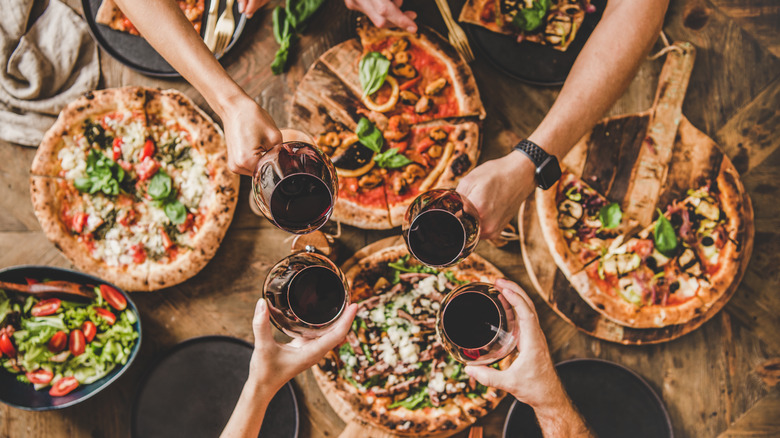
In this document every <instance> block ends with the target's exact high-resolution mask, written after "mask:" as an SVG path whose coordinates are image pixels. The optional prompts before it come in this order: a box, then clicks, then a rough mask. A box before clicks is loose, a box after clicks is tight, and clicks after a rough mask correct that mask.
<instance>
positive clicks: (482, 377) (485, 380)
mask: <svg viewBox="0 0 780 438" xmlns="http://www.w3.org/2000/svg"><path fill="white" fill-rule="evenodd" d="M464 371H465V372H466V374H468V375H469V376H470V377H473V378H475V379H476V380H477V382H479V383H481V384H483V385H485V386H490V387H493V388H499V389H500V388H501V387H502V386H503V385H502V384H501V383H502V381H503V379H502V372H501V371H499V370H497V369H494V368H490V367H486V366H484V365H480V366H474V365H466V368H464Z"/></svg>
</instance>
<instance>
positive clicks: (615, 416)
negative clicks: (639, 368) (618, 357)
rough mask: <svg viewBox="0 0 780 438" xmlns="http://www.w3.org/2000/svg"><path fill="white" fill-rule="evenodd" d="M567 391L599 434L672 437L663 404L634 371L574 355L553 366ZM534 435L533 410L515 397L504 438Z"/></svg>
mask: <svg viewBox="0 0 780 438" xmlns="http://www.w3.org/2000/svg"><path fill="white" fill-rule="evenodd" d="M555 368H556V369H557V370H558V375H559V376H560V377H561V381H562V382H563V386H564V387H565V388H566V392H567V393H568V394H569V397H571V399H572V401H573V402H574V405H575V406H577V409H579V411H580V412H581V413H582V415H583V417H585V420H586V421H587V422H588V424H590V426H591V427H592V428H593V431H594V432H595V433H596V436H598V437H599V438H610V437H619V438H624V437H631V438H644V437H647V438H666V437H669V438H672V437H673V436H674V433H673V432H672V423H671V421H670V420H669V414H668V413H667V412H666V408H665V407H664V404H663V402H662V401H661V399H660V398H659V397H658V395H657V394H656V393H655V391H653V389H652V388H651V387H650V385H649V384H648V383H647V382H646V381H645V380H644V379H643V378H642V377H640V376H639V375H638V374H636V373H634V372H633V371H631V370H629V369H628V368H626V367H624V366H622V365H618V364H616V363H613V362H607V361H605V360H600V359H573V360H569V361H565V362H561V363H559V364H558V365H556V366H555ZM519 436H522V437H525V438H536V437H539V438H541V437H542V432H541V430H540V429H539V425H538V424H537V422H536V416H535V415H534V411H533V409H531V407H530V406H528V405H526V404H525V403H520V402H519V401H515V402H514V404H512V407H511V408H510V409H509V415H508V416H507V419H506V423H505V424H504V438H508V437H519Z"/></svg>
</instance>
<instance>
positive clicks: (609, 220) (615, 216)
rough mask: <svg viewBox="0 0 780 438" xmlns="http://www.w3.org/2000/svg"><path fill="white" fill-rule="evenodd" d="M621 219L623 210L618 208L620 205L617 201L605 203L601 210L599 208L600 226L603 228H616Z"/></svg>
mask: <svg viewBox="0 0 780 438" xmlns="http://www.w3.org/2000/svg"><path fill="white" fill-rule="evenodd" d="M622 219H623V212H622V211H621V210H620V205H619V204H618V203H617V202H613V203H611V204H609V205H605V206H603V207H601V210H599V220H600V221H601V228H604V229H605V230H611V229H613V228H617V227H618V225H620V221H621V220H622Z"/></svg>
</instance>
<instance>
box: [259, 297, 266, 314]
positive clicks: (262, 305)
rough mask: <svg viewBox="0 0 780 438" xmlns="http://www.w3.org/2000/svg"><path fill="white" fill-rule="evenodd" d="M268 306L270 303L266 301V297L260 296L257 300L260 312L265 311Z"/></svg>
mask: <svg viewBox="0 0 780 438" xmlns="http://www.w3.org/2000/svg"><path fill="white" fill-rule="evenodd" d="M267 308H268V305H267V304H266V303H265V298H260V300H259V301H258V302H257V310H258V311H260V313H263V312H265V310H266V309H267Z"/></svg>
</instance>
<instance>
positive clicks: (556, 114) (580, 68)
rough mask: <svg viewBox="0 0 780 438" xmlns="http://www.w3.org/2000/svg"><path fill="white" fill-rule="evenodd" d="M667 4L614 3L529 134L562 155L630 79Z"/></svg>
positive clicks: (658, 0) (648, 0) (659, 0)
mask: <svg viewBox="0 0 780 438" xmlns="http://www.w3.org/2000/svg"><path fill="white" fill-rule="evenodd" d="M667 4H668V0H639V1H638V0H622V1H617V0H612V1H610V2H609V4H608V6H607V9H606V10H605V11H604V15H603V17H602V19H601V22H600V23H599V24H598V26H596V29H595V30H594V31H593V33H592V34H591V36H590V38H589V39H588V42H587V43H586V44H585V46H584V47H583V49H582V51H581V52H580V54H579V56H578V58H577V61H576V62H575V63H574V66H573V67H572V69H571V72H570V73H569V76H568V78H567V79H566V82H565V84H564V86H563V88H562V89H561V93H560V95H559V96H558V98H557V99H556V101H555V103H554V104H553V106H552V108H551V109H550V111H549V112H548V113H547V115H546V117H545V118H544V120H542V123H540V124H539V126H538V127H537V128H536V130H535V131H534V132H533V133H532V134H531V135H530V136H529V137H528V138H529V139H530V140H531V141H533V142H535V143H537V144H539V145H540V146H542V147H543V148H544V149H545V150H546V151H547V152H548V153H550V154H553V155H556V156H557V157H559V158H563V156H565V155H566V154H567V153H568V152H569V150H570V149H571V148H572V147H573V146H574V145H575V144H576V143H577V141H578V140H579V139H580V138H582V136H583V135H585V134H586V133H587V132H588V131H589V130H590V129H591V128H592V127H593V125H595V123H596V122H597V121H598V120H599V119H600V118H601V117H602V116H603V115H604V113H605V112H606V111H607V110H608V109H609V108H610V107H611V106H612V104H613V103H614V102H615V101H616V100H617V99H618V98H619V97H620V95H621V94H623V92H624V91H625V89H626V88H627V87H628V85H629V84H630V83H631V80H632V79H633V77H634V74H635V73H636V70H637V69H638V68H639V65H640V64H641V62H642V60H643V59H644V57H645V56H646V53H647V52H648V51H649V50H650V47H652V45H653V43H654V42H655V41H656V40H657V39H658V33H659V32H660V30H661V26H662V25H663V19H664V13H665V12H666V6H667ZM629 23H630V25H629Z"/></svg>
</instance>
